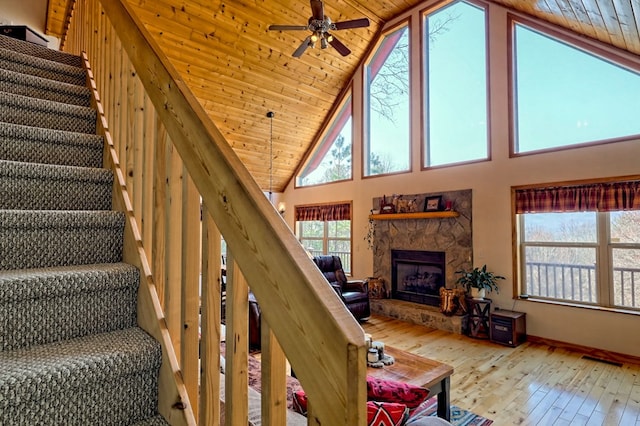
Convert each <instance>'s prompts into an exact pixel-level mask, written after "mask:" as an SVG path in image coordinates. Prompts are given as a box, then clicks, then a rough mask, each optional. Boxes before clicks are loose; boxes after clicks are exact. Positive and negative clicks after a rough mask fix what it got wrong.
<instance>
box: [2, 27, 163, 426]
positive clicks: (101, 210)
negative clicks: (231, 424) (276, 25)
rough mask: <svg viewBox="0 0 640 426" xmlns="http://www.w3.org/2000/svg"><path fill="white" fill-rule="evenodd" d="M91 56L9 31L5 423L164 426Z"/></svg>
mask: <svg viewBox="0 0 640 426" xmlns="http://www.w3.org/2000/svg"><path fill="white" fill-rule="evenodd" d="M85 85H86V72H85V70H84V68H83V66H82V60H81V58H79V57H77V56H73V55H69V54H66V53H62V52H58V51H54V50H50V49H47V48H44V47H41V46H37V45H34V44H31V43H28V42H24V41H20V40H16V39H12V38H9V37H5V36H2V35H0V425H36V424H37V425H61V424H64V425H140V426H142V425H166V424H168V423H167V422H166V421H165V420H164V419H163V418H162V417H161V416H160V415H159V414H158V408H157V405H158V371H159V368H160V363H161V356H162V355H161V347H160V345H159V343H158V342H157V341H155V340H154V339H153V338H152V337H151V336H149V335H148V334H147V333H145V332H144V331H143V330H142V329H140V328H139V327H137V321H136V316H137V315H136V302H137V291H138V284H139V272H138V270H137V269H136V268H135V267H133V266H131V265H128V264H125V263H122V243H123V232H124V222H125V218H124V215H123V213H121V212H117V211H112V210H111V196H112V195H111V191H112V186H113V174H112V173H111V171H109V170H106V169H103V168H102V161H103V159H102V155H103V140H102V138H101V137H100V136H97V135H96V112H95V111H94V110H93V109H92V108H91V107H90V91H89V89H88V88H87V87H85Z"/></svg>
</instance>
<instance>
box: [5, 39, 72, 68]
mask: <svg viewBox="0 0 640 426" xmlns="http://www.w3.org/2000/svg"><path fill="white" fill-rule="evenodd" d="M0 47H1V48H3V49H8V50H13V51H14V52H19V53H22V54H25V55H30V56H35V57H37V58H42V59H47V60H49V61H54V62H60V63H61V64H67V65H71V66H74V67H78V68H82V63H83V62H82V58H81V57H80V56H77V55H73V54H71V53H66V52H61V51H59V50H53V49H49V48H48V47H44V46H38V45H37V44H33V43H30V42H27V41H23V40H18V39H16V38H13V37H7V36H4V35H0Z"/></svg>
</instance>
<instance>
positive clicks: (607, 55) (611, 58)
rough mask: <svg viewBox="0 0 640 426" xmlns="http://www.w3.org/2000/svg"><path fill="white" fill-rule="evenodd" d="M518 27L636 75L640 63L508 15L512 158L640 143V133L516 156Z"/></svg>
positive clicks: (549, 26) (548, 25)
mask: <svg viewBox="0 0 640 426" xmlns="http://www.w3.org/2000/svg"><path fill="white" fill-rule="evenodd" d="M516 25H522V26H524V27H527V28H528V29H530V30H533V31H536V32H539V33H542V34H543V35H544V36H546V37H549V38H553V39H556V40H557V41H559V42H561V43H564V44H566V45H568V46H570V47H573V48H575V49H578V50H579V51H581V52H584V53H586V54H588V55H591V56H594V57H596V58H600V59H602V60H604V61H607V62H612V63H613V64H614V65H617V66H619V67H621V68H625V69H627V70H629V71H632V72H634V73H640V63H639V62H638V61H634V60H633V59H632V58H631V57H629V56H627V53H625V52H624V51H621V50H619V49H616V48H614V47H607V46H602V45H601V44H600V43H599V42H596V41H591V40H586V39H584V38H580V37H578V36H577V35H576V34H571V33H570V32H568V31H567V30H565V29H564V28H561V27H558V26H556V25H554V24H551V23H543V22H538V21H536V20H534V19H530V18H527V17H524V16H522V15H520V14H518V13H514V12H507V81H508V84H509V114H508V116H509V117H508V122H509V158H517V157H523V156H528V155H538V154H545V153H549V152H557V151H566V150H570V149H580V148H586V147H592V146H597V145H605V144H610V143H618V142H629V141H634V140H639V141H640V133H638V134H635V135H628V136H621V137H615V138H607V139H601V140H596V141H586V142H582V143H577V144H572V145H566V146H561V147H553V148H543V149H538V150H533V151H527V152H516V139H517V130H516V127H517V117H518V113H517V103H516V99H517V93H516V81H517V75H516V54H515V49H516V44H515V29H516Z"/></svg>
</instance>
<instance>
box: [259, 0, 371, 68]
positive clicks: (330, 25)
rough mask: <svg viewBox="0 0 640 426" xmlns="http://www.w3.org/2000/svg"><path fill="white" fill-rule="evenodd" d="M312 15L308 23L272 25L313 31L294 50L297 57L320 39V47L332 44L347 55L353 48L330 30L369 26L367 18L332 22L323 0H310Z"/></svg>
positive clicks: (270, 28)
mask: <svg viewBox="0 0 640 426" xmlns="http://www.w3.org/2000/svg"><path fill="white" fill-rule="evenodd" d="M310 2H311V12H312V16H311V17H310V18H309V24H308V25H270V26H269V30H270V31H303V30H309V31H311V35H310V36H308V37H307V38H305V39H304V41H303V42H302V44H301V45H300V47H298V48H297V49H296V51H295V52H293V56H294V57H295V58H299V57H300V56H302V54H303V53H304V51H305V50H307V48H308V47H315V44H316V42H318V41H320V47H321V48H322V49H326V48H327V46H328V44H330V45H331V46H332V47H333V48H334V49H336V50H337V51H338V53H340V54H341V55H342V56H347V55H348V54H350V53H351V50H349V48H348V47H347V46H345V45H344V44H343V43H342V42H341V41H340V40H338V39H337V38H336V37H335V36H334V35H333V34H331V33H330V32H329V31H336V30H345V29H348V28H362V27H368V26H369V20H368V19H367V18H360V19H353V20H350V21H342V22H331V19H330V18H329V17H328V16H326V15H325V14H324V4H323V3H322V0H310Z"/></svg>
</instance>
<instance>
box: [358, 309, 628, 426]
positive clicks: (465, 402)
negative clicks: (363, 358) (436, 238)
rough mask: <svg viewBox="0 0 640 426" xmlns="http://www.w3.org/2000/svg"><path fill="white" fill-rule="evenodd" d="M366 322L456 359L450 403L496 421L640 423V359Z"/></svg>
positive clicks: (392, 341) (377, 333) (376, 332)
mask: <svg viewBox="0 0 640 426" xmlns="http://www.w3.org/2000/svg"><path fill="white" fill-rule="evenodd" d="M362 325H363V328H364V329H365V332H367V333H370V334H371V335H372V337H373V339H374V340H381V341H383V342H384V343H385V344H386V345H390V346H395V347H397V348H400V349H404V350H406V351H409V352H413V353H415V354H418V355H421V356H424V357H427V358H432V359H436V360H438V361H441V362H445V363H447V364H450V365H452V366H453V367H454V374H453V376H452V377H451V403H452V404H453V405H457V406H459V407H461V408H464V409H467V410H470V411H472V412H474V413H476V414H479V415H482V416H485V417H487V418H490V419H492V420H493V421H494V425H495V426H501V425H545V426H546V425H572V426H573V425H607V426H608V425H623V426H640V365H637V364H631V363H623V364H622V365H621V366H618V365H612V364H608V363H605V362H601V361H595V360H591V359H587V358H583V354H581V353H577V352H572V351H568V350H566V349H561V348H556V347H552V346H547V345H543V344H540V343H531V342H526V343H524V344H522V345H520V346H518V347H516V348H510V347H506V346H501V345H497V344H494V343H491V342H489V341H486V340H476V339H472V338H469V337H467V336H461V335H456V334H452V333H448V332H445V331H440V330H434V329H431V328H427V327H423V326H419V325H413V324H409V323H406V322H403V321H399V320H396V319H392V318H386V317H382V316H372V317H371V318H370V319H369V320H368V321H365V322H363V323H362Z"/></svg>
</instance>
